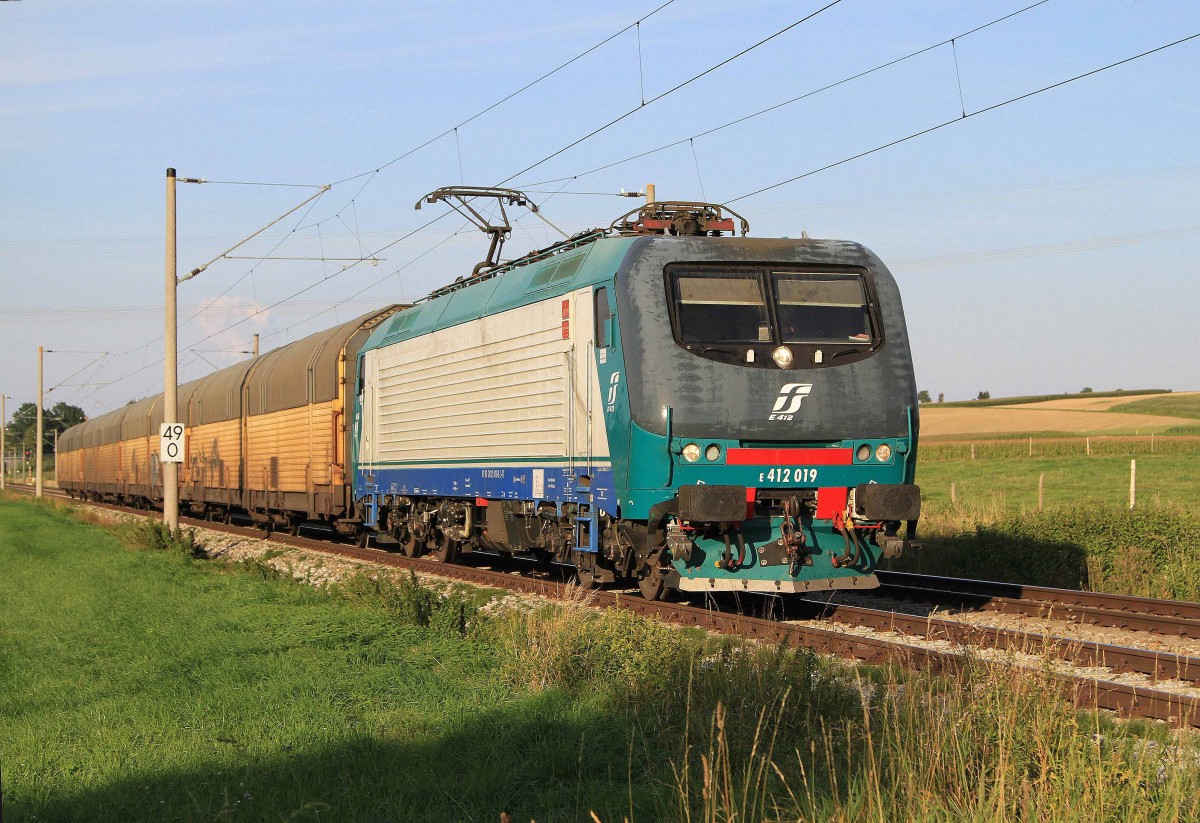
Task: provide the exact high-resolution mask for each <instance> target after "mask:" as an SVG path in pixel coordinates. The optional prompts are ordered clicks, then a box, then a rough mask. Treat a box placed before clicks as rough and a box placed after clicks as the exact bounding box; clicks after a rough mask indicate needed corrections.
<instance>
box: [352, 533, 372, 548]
mask: <svg viewBox="0 0 1200 823" xmlns="http://www.w3.org/2000/svg"><path fill="white" fill-rule="evenodd" d="M370 540H371V533H370V532H369V531H367V530H366V529H361V530H360V531H359V532H358V538H357V539H356V540H355V541H354V544H355V545H356V546H358V547H359V548H360V549H365V548H366V547H367V543H369V542H370Z"/></svg>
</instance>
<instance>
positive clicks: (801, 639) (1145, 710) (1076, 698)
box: [91, 504, 1200, 728]
mask: <svg viewBox="0 0 1200 823" xmlns="http://www.w3.org/2000/svg"><path fill="white" fill-rule="evenodd" d="M91 505H96V504H91ZM98 505H101V506H102V507H104V508H109V509H114V510H117V511H123V512H128V513H134V514H139V515H141V514H144V513H143V512H142V511H139V510H136V509H129V508H127V507H124V506H113V505H109V504H98ZM181 519H182V520H184V521H185V522H187V523H188V524H189V525H193V526H198V527H201V528H206V529H210V530H212V531H218V532H223V533H227V534H232V535H240V536H246V537H252V538H255V539H262V538H263V535H262V531H261V530H260V529H257V528H249V527H242V526H232V525H226V524H223V523H215V522H210V521H207V520H199V519H195V518H187V517H185V518H181ZM270 539H271V540H272V541H274V542H278V543H282V544H285V545H290V546H294V547H296V548H303V549H308V550H311V551H316V552H321V553H324V554H331V555H337V556H341V557H346V558H349V559H353V560H359V561H363V562H368V563H374V564H377V565H384V566H391V567H395V568H403V569H411V570H413V571H417V572H422V573H425V574H431V575H437V576H439V577H444V578H449V579H452V580H459V581H462V582H464V583H469V584H472V585H483V586H488V587H494V588H500V589H508V590H512V591H518V592H523V593H526V594H533V595H540V596H543V597H547V598H552V599H573V598H575V597H577V596H578V595H577V594H576V592H577V591H578V589H577V587H574V586H569V585H567V584H564V583H560V582H554V581H548V580H541V579H537V578H532V577H528V576H524V575H514V574H510V573H504V572H497V571H492V570H488V569H480V568H474V567H471V566H462V565H451V564H444V563H439V562H437V561H434V560H430V559H424V558H410V557H405V556H403V555H400V554H392V553H388V552H385V551H381V550H378V549H369V548H359V547H357V546H348V545H339V544H335V543H329V542H325V541H320V540H314V539H312V538H306V537H294V536H292V535H287V534H279V533H275V534H272V535H270ZM588 605H591V606H600V607H608V608H619V609H626V610H628V611H631V612H634V613H636V614H640V615H644V616H646V617H651V618H654V619H657V620H662V621H665V622H669V623H674V624H676V625H681V626H691V627H696V628H701V629H705V630H708V631H712V632H716V633H720V634H727V635H735V636H738V637H744V638H748V639H754V640H762V641H767V642H773V643H782V644H785V645H787V646H789V647H793V648H805V649H808V650H810V651H812V652H815V653H818V654H828V655H833V656H837V657H842V658H847V659H851V660H855V661H859V662H862V663H869V664H873V665H899V666H903V667H905V668H910V669H922V670H926V671H930V672H934V673H946V674H957V673H961V672H962V671H963V670H964V669H965V668H967V667H968V666H969V665H970V658H969V657H968V656H967V655H964V654H962V653H959V652H953V651H944V650H941V649H931V648H928V647H924V646H914V645H911V644H907V643H904V642H901V641H897V640H889V639H885V638H879V637H872V636H863V635H856V634H850V633H846V632H839V631H834V630H832V629H824V628H820V627H817V626H812V625H807V624H801V623H795V622H784V621H779V620H768V619H764V618H759V617H750V616H747V615H740V614H731V613H728V612H719V611H715V610H712V609H705V608H699V607H696V606H688V605H684V604H680V603H663V602H661V601H650V600H645V599H644V598H641V597H639V596H636V595H634V596H628V597H626V596H622V595H621V594H619V593H615V592H608V591H604V590H601V589H597V590H593V591H591V592H589V594H588ZM889 616H890V615H889ZM947 622H948V621H947ZM964 636H965V635H964ZM1189 670H1190V669H1189ZM1053 678H1054V680H1055V681H1056V683H1057V691H1058V693H1059V694H1060V696H1062V697H1063V698H1065V699H1067V700H1069V701H1071V703H1072V704H1073V705H1075V706H1076V707H1078V708H1080V709H1106V710H1109V711H1113V712H1116V713H1118V714H1120V715H1122V716H1124V717H1140V718H1149V719H1155V720H1162V721H1164V722H1167V723H1169V724H1171V725H1174V726H1177V727H1191V728H1200V698H1196V697H1192V696H1190V695H1183V694H1177V693H1171V692H1165V691H1161V690H1156V689H1152V688H1147V687H1145V686H1134V685H1131V684H1127V683H1118V682H1114V681H1111V680H1101V679H1096V678H1090V677H1083V676H1079V675H1069V674H1062V673H1057V674H1054V675H1053Z"/></svg>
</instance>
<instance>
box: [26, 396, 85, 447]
mask: <svg viewBox="0 0 1200 823" xmlns="http://www.w3.org/2000/svg"><path fill="white" fill-rule="evenodd" d="M84 420H87V415H86V414H84V412H83V409H81V408H79V407H78V406H72V405H71V404H70V403H56V404H55V405H54V406H52V407H51V408H49V409H46V410H44V412H43V413H42V430H43V433H44V435H45V438H46V440H45V443H44V444H43V447H44V448H45V449H46V450H49V448H50V444H51V443H53V442H54V432H56V431H57V432H58V433H59V434H61V433H62V432H65V431H66V430H67V429H69V428H71V427H72V426H74V425H77V424H79V423H82V422H83V421H84ZM6 434H7V436H8V437H10V438H12V440H13V442H14V443H21V444H22V445H23V446H24V447H25V448H26V449H27V450H30V451H32V449H33V447H34V441H35V440H36V439H37V404H36V403H22V404H21V405H20V407H19V408H18V409H17V410H16V411H15V412H13V416H12V422H11V423H9V424H8V428H7V432H6Z"/></svg>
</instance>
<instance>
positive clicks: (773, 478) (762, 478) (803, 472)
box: [758, 467, 817, 483]
mask: <svg viewBox="0 0 1200 823" xmlns="http://www.w3.org/2000/svg"><path fill="white" fill-rule="evenodd" d="M758 482H759V483H816V482H817V470H816V469H791V468H786V467H780V468H777V469H768V470H767V471H765V472H759V473H758Z"/></svg>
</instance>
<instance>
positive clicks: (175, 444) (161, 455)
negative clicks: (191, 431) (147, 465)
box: [158, 423, 187, 463]
mask: <svg viewBox="0 0 1200 823" xmlns="http://www.w3.org/2000/svg"><path fill="white" fill-rule="evenodd" d="M186 431H187V429H186V428H185V427H184V425H183V424H182V423H160V424H159V427H158V462H160V463H182V462H183V436H184V433H185V432H186Z"/></svg>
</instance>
